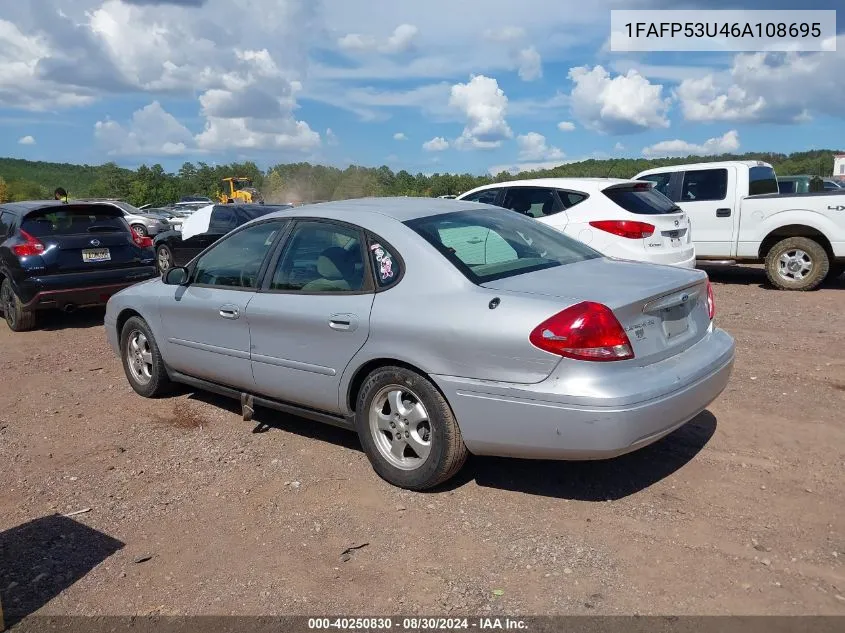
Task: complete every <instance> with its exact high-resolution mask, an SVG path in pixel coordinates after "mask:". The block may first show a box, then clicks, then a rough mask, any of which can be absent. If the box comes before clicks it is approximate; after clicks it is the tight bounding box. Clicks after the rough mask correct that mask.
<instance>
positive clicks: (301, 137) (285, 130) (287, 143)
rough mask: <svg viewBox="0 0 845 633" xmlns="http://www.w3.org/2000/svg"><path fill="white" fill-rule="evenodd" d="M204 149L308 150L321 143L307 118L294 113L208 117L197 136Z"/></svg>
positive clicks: (199, 145) (198, 142) (198, 145)
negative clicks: (285, 115) (278, 116)
mask: <svg viewBox="0 0 845 633" xmlns="http://www.w3.org/2000/svg"><path fill="white" fill-rule="evenodd" d="M196 143H197V147H199V148H200V149H204V150H217V151H222V150H226V149H253V150H262V149H276V150H287V151H309V150H313V149H316V148H317V147H319V146H320V135H319V134H318V133H317V132H315V131H313V130H312V129H311V128H310V127H309V125H308V124H307V123H306V122H305V121H296V120H294V119H293V118H292V117H291V118H286V119H278V120H273V119H270V120H262V121H259V120H256V119H247V118H231V119H223V118H216V117H209V118H208V119H207V120H206V124H205V129H204V130H203V131H202V132H201V133H200V134H198V135H197V136H196Z"/></svg>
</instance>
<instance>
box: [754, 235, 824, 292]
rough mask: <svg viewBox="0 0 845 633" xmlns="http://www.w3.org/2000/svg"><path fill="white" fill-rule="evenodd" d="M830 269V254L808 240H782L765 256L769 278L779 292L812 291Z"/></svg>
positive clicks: (804, 238)
mask: <svg viewBox="0 0 845 633" xmlns="http://www.w3.org/2000/svg"><path fill="white" fill-rule="evenodd" d="M829 268H830V259H829V258H828V255H827V251H825V250H824V247H823V246H822V245H821V244H819V243H818V242H816V241H815V240H811V239H810V238H807V237H789V238H786V239H785V240H781V241H780V242H778V243H777V244H775V245H774V246H773V247H772V248H771V250H770V251H769V253H768V255H766V276H767V277H768V278H769V281H770V282H771V284H772V285H773V286H775V287H776V288H778V289H780V290H813V289H814V288H817V287H818V286H819V284H820V283H822V281H824V278H825V277H826V276H827V272H828V269H829Z"/></svg>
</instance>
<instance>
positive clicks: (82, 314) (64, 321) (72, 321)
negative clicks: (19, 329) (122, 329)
mask: <svg viewBox="0 0 845 633" xmlns="http://www.w3.org/2000/svg"><path fill="white" fill-rule="evenodd" d="M105 315H106V309H105V308H103V307H96V308H80V309H79V310H77V311H76V312H71V313H67V312H62V311H60V310H45V311H43V312H41V313H40V314H39V315H38V322H37V328H38V329H39V330H45V331H47V332H53V331H56V330H70V329H87V328H92V327H99V326H101V325H102V324H103V318H104V317H105Z"/></svg>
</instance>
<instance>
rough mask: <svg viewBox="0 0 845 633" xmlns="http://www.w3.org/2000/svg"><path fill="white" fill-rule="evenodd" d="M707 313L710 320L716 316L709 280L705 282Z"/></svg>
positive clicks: (714, 301)
mask: <svg viewBox="0 0 845 633" xmlns="http://www.w3.org/2000/svg"><path fill="white" fill-rule="evenodd" d="M707 313H708V314H709V315H710V320H711V321H712V320H713V317H714V316H716V300H715V299H714V298H713V286H712V285H711V284H710V280H709V279H708V280H707Z"/></svg>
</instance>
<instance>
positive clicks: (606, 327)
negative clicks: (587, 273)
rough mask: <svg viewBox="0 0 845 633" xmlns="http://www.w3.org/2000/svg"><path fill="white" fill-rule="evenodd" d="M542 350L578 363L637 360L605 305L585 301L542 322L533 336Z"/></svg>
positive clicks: (628, 342)
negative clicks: (584, 361) (579, 361)
mask: <svg viewBox="0 0 845 633" xmlns="http://www.w3.org/2000/svg"><path fill="white" fill-rule="evenodd" d="M529 340H530V341H531V343H532V344H533V345H534V346H536V347H539V348H540V349H541V350H544V351H546V352H551V353H552V354H558V355H559V356H565V357H567V358H575V359H578V360H593V361H610V360H628V359H630V358H634V350H633V348H632V347H631V341H630V340H629V339H628V335H627V334H625V330H624V329H622V325H621V324H620V323H619V321H618V320H617V318H616V316H614V314H613V312H612V311H611V310H610V308H608V307H607V306H606V305H602V304H601V303H593V302H592V301H584V302H583V303H579V304H577V305H574V306H571V307H569V308H567V309H566V310H564V311H563V312H558V313H557V314H556V315H554V316H553V317H551V318H549V319H547V320H545V321H543V322H542V323H541V324H540V325H538V326H537V327H536V328H534V330H533V331H532V332H531V335H530V336H529Z"/></svg>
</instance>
